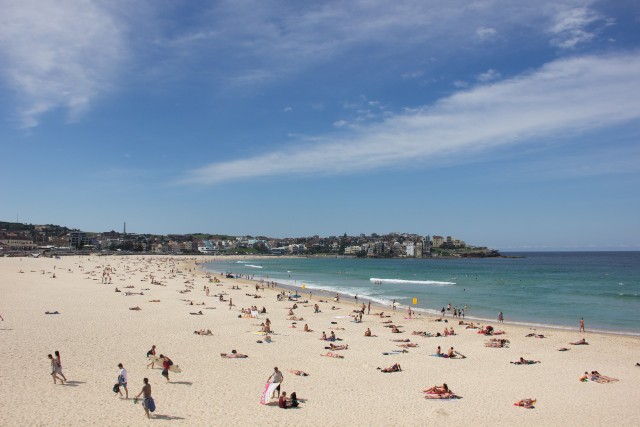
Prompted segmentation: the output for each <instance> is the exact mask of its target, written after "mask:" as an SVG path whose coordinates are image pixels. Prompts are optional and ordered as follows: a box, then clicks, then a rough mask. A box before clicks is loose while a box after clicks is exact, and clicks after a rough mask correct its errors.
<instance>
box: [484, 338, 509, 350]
mask: <svg viewBox="0 0 640 427" xmlns="http://www.w3.org/2000/svg"><path fill="white" fill-rule="evenodd" d="M508 344H509V340H505V339H497V338H492V339H491V340H489V341H487V342H486V343H484V346H485V347H493V348H507V347H509V345H508Z"/></svg>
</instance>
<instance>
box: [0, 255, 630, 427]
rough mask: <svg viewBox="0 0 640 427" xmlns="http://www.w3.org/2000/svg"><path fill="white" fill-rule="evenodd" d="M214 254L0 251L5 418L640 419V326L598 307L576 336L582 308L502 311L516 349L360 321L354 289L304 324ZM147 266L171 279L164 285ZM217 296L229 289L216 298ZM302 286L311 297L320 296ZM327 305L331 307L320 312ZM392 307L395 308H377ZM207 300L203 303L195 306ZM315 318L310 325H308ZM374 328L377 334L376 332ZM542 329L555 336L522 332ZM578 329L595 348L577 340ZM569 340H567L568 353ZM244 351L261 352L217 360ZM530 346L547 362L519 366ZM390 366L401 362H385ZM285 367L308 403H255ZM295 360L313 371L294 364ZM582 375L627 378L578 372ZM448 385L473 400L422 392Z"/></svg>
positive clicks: (6, 421)
mask: <svg viewBox="0 0 640 427" xmlns="http://www.w3.org/2000/svg"><path fill="white" fill-rule="evenodd" d="M206 260H210V258H204V257H200V258H197V257H196V258H193V257H191V258H187V257H174V258H169V257H162V256H118V257H115V256H110V257H100V256H85V257H77V256H69V257H62V258H60V259H52V258H6V257H5V258H0V295H2V298H1V299H0V315H2V317H3V318H4V321H3V322H0V337H1V342H2V345H1V346H0V357H1V358H2V360H4V361H5V362H6V364H5V365H6V366H5V369H3V370H2V372H1V373H0V378H1V379H2V384H3V387H2V388H1V390H0V399H1V401H2V411H0V425H3V426H10V425H86V424H93V425H107V424H109V425H114V424H116V423H117V424H124V425H146V424H149V423H157V422H165V423H166V422H167V421H170V422H171V423H176V424H188V425H223V424H230V423H234V424H235V423H253V424H258V425H325V426H326V425H330V426H332V425H336V426H337V425H362V426H364V425H426V424H435V423H447V424H449V423H453V425H472V424H473V425H496V424H498V425H514V424H518V425H561V424H564V425H567V424H568V425H579V424H581V425H602V424H616V425H637V420H638V419H640V406H639V405H638V398H639V397H640V367H638V366H635V365H636V363H637V362H640V338H638V337H633V336H619V335H609V334H596V333H590V332H589V331H588V328H589V324H588V318H587V319H586V320H587V324H586V327H587V332H586V333H579V332H578V320H579V319H576V330H575V331H562V330H554V329H546V330H545V329H537V330H535V331H533V330H530V329H529V328H526V327H521V326H516V325H509V324H507V323H505V324H497V323H492V324H491V326H493V327H494V328H495V329H497V330H503V331H505V334H504V335H500V336H496V337H495V338H504V339H507V340H509V347H508V348H488V347H485V345H484V344H485V342H487V341H488V340H489V339H490V338H491V337H487V336H484V335H480V334H478V333H477V330H476V329H465V326H464V325H458V322H459V320H458V319H452V318H451V317H450V315H449V316H447V317H446V318H447V320H448V323H446V324H445V323H442V322H437V321H435V318H432V317H428V316H419V317H417V318H416V317H414V318H412V319H408V318H407V313H406V311H405V310H402V311H397V312H391V310H390V308H381V307H374V306H372V309H371V314H366V313H365V314H364V316H363V321H362V323H355V322H353V319H352V318H351V317H349V316H350V315H351V314H353V310H354V309H356V308H357V307H359V306H356V305H355V302H354V301H353V300H350V301H344V300H342V301H341V302H339V303H335V302H334V301H328V302H318V299H322V298H323V297H321V296H315V295H314V298H313V299H309V301H308V303H304V302H302V301H298V302H297V306H298V308H297V309H295V310H294V313H295V316H297V317H302V318H303V319H304V320H298V321H296V323H295V326H296V327H295V328H292V327H291V326H292V325H293V322H294V321H292V320H288V318H289V317H290V315H289V308H290V307H292V306H293V302H292V301H287V300H284V301H277V299H276V296H277V293H278V292H280V289H269V288H268V289H265V290H264V291H262V290H260V291H258V292H257V295H259V296H260V298H255V297H253V296H250V295H247V294H256V289H255V282H253V281H248V280H241V279H226V278H222V276H221V275H220V274H212V277H213V276H216V277H217V278H219V279H220V280H221V283H211V282H210V279H209V278H207V277H206V275H205V274H206V272H205V271H203V270H202V269H201V267H200V266H199V265H196V262H204V261H206ZM105 268H107V269H110V270H113V272H112V273H111V274H110V276H111V284H108V283H107V284H105V283H102V281H103V280H102V277H103V272H104V271H105ZM172 271H173V273H172ZM54 274H55V278H54ZM151 275H153V276H154V279H155V281H157V282H160V284H157V283H154V284H152V283H151ZM205 286H208V287H209V288H210V295H209V296H208V297H207V296H206V294H205V291H204V287H205ZM232 286H239V289H232ZM116 287H118V288H119V289H120V290H121V292H115V291H114V289H115V288H116ZM181 291H182V292H181ZM127 292H131V293H134V294H132V295H129V296H127V295H126V293H127ZM140 292H142V293H143V294H144V295H138V293H140ZM219 293H223V294H224V295H223V297H224V299H225V300H227V301H219V297H217V296H216V295H217V294H219ZM302 296H303V299H308V293H306V294H305V293H303V294H302ZM230 298H231V299H232V300H233V304H234V306H233V307H231V308H230V307H229V302H228V300H229V299H230ZM152 300H159V302H151V301H152ZM189 301H193V303H194V304H201V303H203V302H204V305H189ZM315 303H318V305H319V306H320V310H321V312H320V313H314V307H313V305H314V304H315ZM252 305H255V306H257V307H258V308H260V309H261V308H262V307H264V308H266V311H267V313H266V314H260V315H259V318H244V317H239V316H240V314H241V313H240V309H241V308H248V307H250V306H252ZM332 306H333V307H335V308H336V309H335V310H332V309H331V308H332ZM132 307H140V308H141V310H139V311H134V310H130V308H132ZM381 310H384V311H385V314H389V315H391V317H389V318H386V317H384V318H381V317H380V316H376V315H374V314H373V313H374V312H375V313H377V312H380V311H381ZM47 311H50V312H51V311H58V312H59V314H45V312H47ZM199 311H201V312H202V313H203V314H202V315H192V314H190V313H196V312H199ZM266 318H269V319H270V321H271V329H272V330H273V334H272V335H271V338H272V342H271V343H264V342H263V343H258V342H257V341H263V340H264V336H263V335H262V334H261V333H260V332H259V330H260V324H261V323H262V322H264V321H265V320H266ZM541 320H542V319H541ZM389 321H390V322H391V324H394V325H397V326H398V327H399V329H400V330H401V331H403V333H392V332H391V329H390V328H387V327H385V326H388V325H389V324H390V323H383V322H389ZM305 324H308V326H309V328H310V329H312V330H313V332H308V333H307V332H303V326H304V325H305ZM445 326H446V327H453V328H454V330H455V333H456V334H455V335H454V336H448V337H423V336H418V335H412V331H425V332H430V333H432V334H435V333H437V332H442V331H443V329H444V327H445ZM331 328H334V329H331ZM367 328H370V330H371V332H372V333H373V334H375V335H377V337H365V336H364V332H365V330H366V329H367ZM200 329H210V330H211V331H212V335H211V336H201V335H197V334H194V331H195V330H200ZM323 331H324V332H326V334H327V335H329V334H330V332H331V331H333V332H334V333H335V334H336V336H337V337H338V338H339V339H340V341H337V342H335V343H334V344H337V345H348V349H347V350H341V351H336V352H335V353H336V354H340V355H342V356H344V358H341V359H339V358H331V357H321V356H320V355H321V354H326V353H327V352H328V351H329V350H327V349H325V347H326V346H329V344H330V343H329V342H327V341H322V340H320V336H321V334H322V332H323ZM530 333H536V334H543V335H544V336H545V338H535V337H526V335H527V334H530ZM582 338H585V339H586V341H587V342H588V343H589V345H579V346H577V345H576V346H574V345H569V342H574V341H577V340H579V339H582ZM397 339H405V340H406V339H408V340H410V342H409V343H411V344H414V343H415V344H417V347H410V348H407V349H406V350H407V352H406V353H395V354H391V355H384V354H383V353H390V352H393V351H401V350H403V348H401V347H399V345H400V344H402V343H400V342H395V341H392V340H397ZM152 345H156V346H157V352H158V354H160V353H163V354H166V355H168V356H169V357H170V358H171V359H172V360H173V361H174V363H175V364H176V365H179V366H180V368H181V369H182V372H181V373H179V374H174V373H171V374H170V379H171V381H170V382H167V381H166V380H165V379H164V378H163V377H162V376H161V370H160V369H158V368H157V367H156V369H150V368H147V363H148V360H147V358H146V353H147V351H148V350H149V349H150V348H151V346H152ZM437 346H440V347H441V348H442V350H443V351H445V352H446V351H447V350H448V349H449V348H450V347H454V348H455V350H456V351H459V352H460V353H462V354H463V355H465V356H466V358H465V359H448V358H439V357H432V356H430V355H432V354H433V353H434V352H435V349H436V347H437ZM561 347H566V348H569V351H564V352H561V351H558V349H559V348H561ZM233 349H235V350H237V351H238V352H239V353H244V354H247V355H248V356H249V357H248V358H246V359H224V358H222V357H220V353H230V352H231V350H233ZM54 350H59V351H60V353H61V360H62V366H63V372H64V374H65V376H66V377H67V379H68V382H67V384H65V385H59V384H58V385H54V383H53V380H52V377H51V376H50V362H49V360H48V359H47V354H49V353H51V354H53V352H54ZM520 357H524V358H525V359H532V360H537V361H540V362H541V363H538V364H533V365H524V366H518V365H514V364H511V363H510V362H511V361H516V360H518V359H519V358H520ZM118 363H122V364H123V365H124V367H125V368H126V369H127V371H128V376H129V382H128V387H129V397H130V399H129V400H125V399H120V398H119V397H118V396H116V395H114V392H113V391H112V387H113V385H114V383H115V382H116V381H117V376H118V371H119V369H118ZM394 363H398V364H400V365H401V367H402V371H401V372H392V373H381V372H380V370H378V369H376V368H378V367H380V368H385V367H388V366H390V365H393V364H394ZM275 366H277V367H279V369H280V370H281V371H282V372H283V373H284V382H283V383H282V390H283V391H286V392H287V394H290V393H291V392H294V391H295V392H296V393H297V395H298V399H299V400H300V406H299V407H298V408H294V409H288V410H283V409H280V408H278V405H277V399H272V400H271V401H270V403H269V404H267V405H261V404H260V403H259V401H260V397H261V393H262V391H263V389H264V387H265V383H266V381H267V378H268V377H269V376H270V375H271V373H272V372H273V368H274V367H275ZM291 369H296V370H302V371H304V372H307V373H308V374H309V376H296V375H293V374H291V373H290V372H289V370H291ZM585 371H598V372H600V373H601V374H602V375H605V376H608V377H613V378H616V379H618V380H619V381H617V382H612V383H608V384H601V383H597V382H594V381H586V382H581V381H579V380H578V378H579V377H580V376H581V375H582V374H583V373H584V372H585ZM144 377H148V378H149V382H150V384H151V386H152V395H153V397H154V399H155V402H156V406H157V409H156V411H155V413H153V414H152V418H151V420H147V418H146V416H145V414H144V411H143V409H142V407H141V405H140V404H135V403H134V402H133V397H134V396H135V395H137V394H138V393H139V392H140V390H141V388H142V385H143V382H142V380H143V378H144ZM442 383H447V384H448V386H449V388H450V389H451V390H453V391H454V392H455V393H456V394H457V395H459V396H460V397H461V398H460V399H455V400H427V399H425V398H424V393H423V392H422V390H424V389H426V388H428V387H431V386H434V385H441V384H442ZM523 398H536V399H537V402H536V404H535V408H534V409H525V408H520V407H516V406H514V403H515V402H516V401H518V400H520V399H523Z"/></svg>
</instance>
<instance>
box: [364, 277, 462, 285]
mask: <svg viewBox="0 0 640 427" xmlns="http://www.w3.org/2000/svg"><path fill="white" fill-rule="evenodd" d="M369 281H370V282H373V283H376V282H377V283H398V284H415V285H435V286H451V285H455V282H439V281H437V280H402V279H379V278H377V277H372V278H370V279H369Z"/></svg>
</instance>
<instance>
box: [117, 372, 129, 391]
mask: <svg viewBox="0 0 640 427" xmlns="http://www.w3.org/2000/svg"><path fill="white" fill-rule="evenodd" d="M118 368H120V373H119V374H118V384H120V388H124V392H125V393H126V394H125V399H128V398H129V390H128V389H127V370H126V369H125V368H124V366H122V363H118ZM118 393H120V397H122V392H121V391H120V390H119V389H118Z"/></svg>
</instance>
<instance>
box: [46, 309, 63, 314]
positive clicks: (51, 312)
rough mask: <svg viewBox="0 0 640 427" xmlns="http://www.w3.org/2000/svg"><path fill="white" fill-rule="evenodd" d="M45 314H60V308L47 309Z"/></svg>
mask: <svg viewBox="0 0 640 427" xmlns="http://www.w3.org/2000/svg"><path fill="white" fill-rule="evenodd" d="M44 314H60V312H59V311H58V310H56V311H45V312H44Z"/></svg>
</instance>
